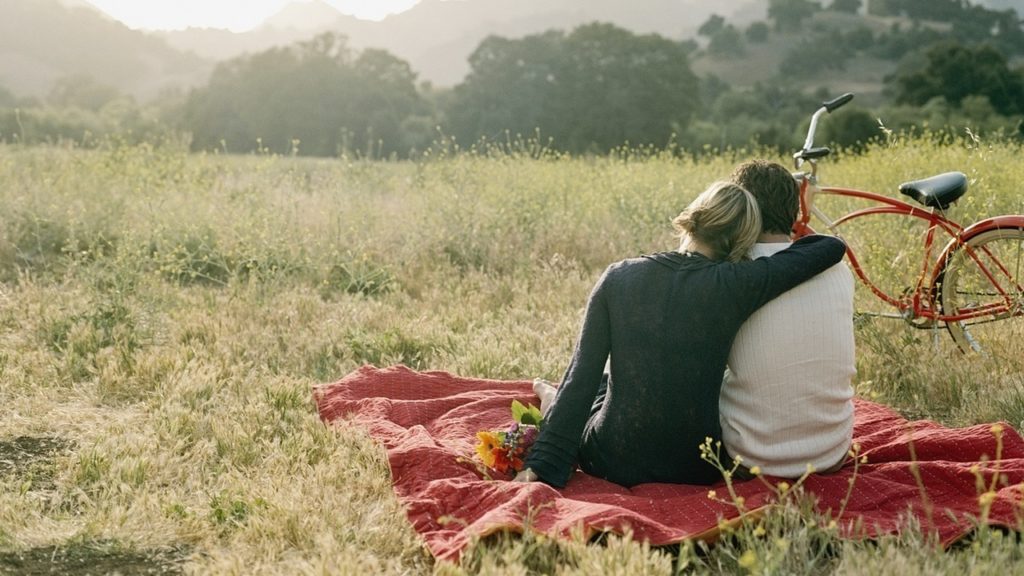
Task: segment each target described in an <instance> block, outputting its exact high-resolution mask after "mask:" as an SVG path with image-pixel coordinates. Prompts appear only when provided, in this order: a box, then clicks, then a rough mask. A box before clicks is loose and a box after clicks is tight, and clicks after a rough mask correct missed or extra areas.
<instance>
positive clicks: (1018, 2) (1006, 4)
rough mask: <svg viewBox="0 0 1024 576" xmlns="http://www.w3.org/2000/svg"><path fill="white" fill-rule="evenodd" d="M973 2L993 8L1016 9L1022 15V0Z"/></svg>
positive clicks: (1023, 4) (980, 0) (1023, 15)
mask: <svg viewBox="0 0 1024 576" xmlns="http://www.w3.org/2000/svg"><path fill="white" fill-rule="evenodd" d="M974 3H975V4H981V5H982V6H985V7H986V8H992V9H993V10H1010V9H1013V10H1016V11H1017V13H1018V14H1020V15H1021V16H1022V17H1024V0H976V1H975V2H974Z"/></svg>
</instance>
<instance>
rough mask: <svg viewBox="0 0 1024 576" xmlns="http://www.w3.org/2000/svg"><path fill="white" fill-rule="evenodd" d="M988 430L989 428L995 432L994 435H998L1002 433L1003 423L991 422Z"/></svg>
mask: <svg viewBox="0 0 1024 576" xmlns="http://www.w3.org/2000/svg"><path fill="white" fill-rule="evenodd" d="M989 430H991V431H992V433H993V434H995V435H996V436H999V435H1001V434H1002V433H1003V425H1002V424H999V423H998V422H997V423H995V424H993V425H992V427H991V428H989Z"/></svg>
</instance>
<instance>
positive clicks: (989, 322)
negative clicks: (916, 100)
mask: <svg viewBox="0 0 1024 576" xmlns="http://www.w3.org/2000/svg"><path fill="white" fill-rule="evenodd" d="M852 99H853V94H849V93H847V94H844V95H842V96H840V97H838V98H836V99H834V100H831V101H829V102H826V103H824V104H823V105H822V106H821V108H819V109H818V110H817V111H816V112H815V113H814V115H813V116H812V117H811V124H810V127H809V128H808V130H807V139H806V140H805V141H804V145H803V148H802V149H801V150H800V151H799V152H797V153H796V154H794V155H793V158H794V160H795V162H796V169H797V170H800V169H801V168H802V167H803V166H804V165H805V164H808V165H810V170H809V171H803V172H797V173H795V174H794V175H795V176H796V177H797V179H798V180H799V182H800V218H799V220H798V222H797V224H796V225H795V226H794V234H795V235H796V236H798V237H799V236H804V235H807V234H811V233H814V230H813V229H812V228H811V226H810V220H811V216H812V214H813V215H814V216H815V217H817V218H818V220H820V221H821V222H822V224H823V225H824V226H825V228H827V229H828V231H829V232H830V233H832V234H835V235H837V236H841V233H840V232H841V231H842V230H844V228H843V226H844V225H847V224H849V223H850V222H852V221H854V220H859V219H862V218H867V217H872V216H879V215H896V216H901V217H906V218H912V219H919V220H921V221H923V226H924V228H925V232H924V234H923V236H924V238H923V257H922V263H921V265H920V272H919V273H917V274H916V279H914V280H913V286H911V287H910V288H906V289H905V290H903V292H902V293H900V294H898V295H895V294H893V293H892V292H891V291H886V290H884V289H882V288H881V287H880V286H879V284H878V283H877V282H874V281H872V277H871V276H870V275H869V274H868V272H867V271H866V270H865V267H864V266H863V265H862V263H861V261H860V260H858V258H857V254H856V253H855V252H854V249H853V248H852V247H849V248H847V252H846V256H847V259H848V260H849V262H850V266H851V268H852V269H853V271H854V273H855V274H856V276H857V278H859V280H860V281H861V282H862V283H863V284H864V285H865V286H867V287H868V289H869V290H870V291H871V292H872V293H873V294H874V295H875V296H876V297H878V298H879V299H881V300H882V301H883V302H885V303H887V304H889V305H891V306H892V307H894V308H895V309H896V313H891V312H889V313H873V314H870V315H873V316H887V317H895V318H901V319H903V320H905V321H907V322H908V323H909V324H910V325H911V326H914V327H915V328H936V327H939V326H943V325H944V326H945V328H946V329H947V330H948V331H949V334H950V336H952V338H953V341H954V342H956V344H957V346H958V347H959V348H960V349H961V350H963V351H964V352H980V353H984V354H988V353H991V352H993V351H995V350H999V349H1004V350H1005V349H1008V348H1010V347H1011V346H1017V345H1020V344H1021V336H1022V334H1024V326H1022V325H1024V322H1021V321H1020V317H1021V316H1022V315H1024V273H1022V272H1024V215H1020V214H1013V215H1003V216H995V217H991V218H986V219H984V220H980V221H978V222H975V223H973V224H970V225H969V226H962V225H960V224H958V223H957V222H955V221H953V220H951V219H950V217H949V214H948V212H949V209H950V207H951V206H953V204H954V203H955V202H956V201H957V199H959V198H960V197H962V196H963V195H964V194H965V193H966V192H967V188H968V179H967V176H965V175H964V174H963V173H961V172H947V173H944V174H939V175H937V176H931V177H929V178H925V179H922V180H916V181H913V182H906V183H904V184H901V185H900V186H899V191H900V192H901V193H902V194H904V195H905V196H908V197H909V198H911V199H912V200H913V201H914V202H916V203H917V204H919V205H920V206H917V205H913V204H910V203H908V202H904V201H902V200H900V199H897V198H892V197H889V196H884V195H882V194H877V193H874V192H868V191H863V190H856V189H853V188H843V187H832V186H821V187H819V186H818V161H819V160H820V159H822V158H824V157H826V156H828V155H829V153H830V150H829V148H827V147H815V146H814V133H815V131H816V129H817V127H818V120H819V118H821V116H822V115H824V114H827V113H831V112H832V111H834V110H836V109H837V108H839V107H841V106H843V105H844V104H846V103H847V102H849V101H850V100H852ZM811 190H813V192H814V194H815V195H818V194H820V195H823V196H829V195H831V196H837V197H845V198H852V199H857V200H858V201H866V202H868V203H869V205H868V206H867V207H865V208H860V209H855V210H853V211H851V212H849V213H846V214H844V215H843V216H841V217H839V218H836V219H832V218H830V217H829V216H827V215H826V214H825V213H824V212H823V211H822V210H821V209H820V208H819V207H818V206H817V205H815V204H814V203H811V202H809V201H808V200H809V198H808V196H809V191H811ZM940 243H941V249H938V247H939V245H940ZM847 245H848V246H850V243H849V242H847Z"/></svg>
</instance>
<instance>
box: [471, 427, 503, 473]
mask: <svg viewBox="0 0 1024 576" xmlns="http://www.w3.org/2000/svg"><path fill="white" fill-rule="evenodd" d="M476 439H477V440H479V441H480V442H479V443H478V444H477V445H476V455H477V456H479V457H480V461H481V462H483V463H484V466H487V467H488V468H494V460H495V457H494V454H495V452H497V451H499V450H500V449H501V448H500V446H501V441H500V440H498V436H497V435H496V434H495V433H494V432H490V431H488V430H484V431H482V432H477V433H476Z"/></svg>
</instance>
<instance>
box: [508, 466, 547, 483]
mask: <svg viewBox="0 0 1024 576" xmlns="http://www.w3.org/2000/svg"><path fill="white" fill-rule="evenodd" d="M537 480H540V478H538V477H537V474H536V473H535V472H534V471H533V470H530V469H529V468H524V469H523V471H522V472H520V473H519V474H516V477H515V478H513V479H512V481H513V482H536V481H537Z"/></svg>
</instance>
